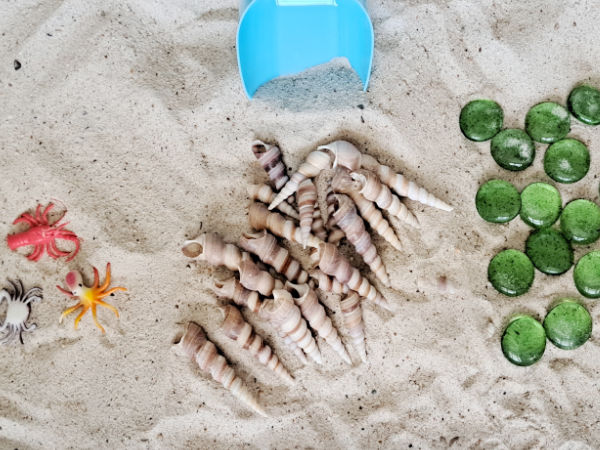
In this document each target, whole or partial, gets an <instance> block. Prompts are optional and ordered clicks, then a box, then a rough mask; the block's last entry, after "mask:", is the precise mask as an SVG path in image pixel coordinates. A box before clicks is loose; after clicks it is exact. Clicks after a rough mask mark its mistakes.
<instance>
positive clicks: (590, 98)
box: [567, 86, 600, 125]
mask: <svg viewBox="0 0 600 450" xmlns="http://www.w3.org/2000/svg"><path fill="white" fill-rule="evenodd" d="M567 103H568V105H569V110H570V111H571V112H572V113H573V115H574V116H575V117H576V118H577V119H579V120H580V121H581V122H583V123H586V124H588V125H598V124H600V91H599V90H598V89H596V88H593V87H591V86H577V87H576V88H575V89H573V90H572V91H571V93H570V94H569V100H568V101H567Z"/></svg>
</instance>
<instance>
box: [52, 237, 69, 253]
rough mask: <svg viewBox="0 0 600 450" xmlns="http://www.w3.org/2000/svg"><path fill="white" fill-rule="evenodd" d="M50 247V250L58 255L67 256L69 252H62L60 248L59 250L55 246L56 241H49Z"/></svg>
mask: <svg viewBox="0 0 600 450" xmlns="http://www.w3.org/2000/svg"><path fill="white" fill-rule="evenodd" d="M49 245H50V247H51V248H52V251H53V252H54V253H56V254H57V255H58V256H67V255H68V254H69V252H63V251H62V250H60V249H59V248H58V247H57V246H56V242H55V241H52V242H50V244H49Z"/></svg>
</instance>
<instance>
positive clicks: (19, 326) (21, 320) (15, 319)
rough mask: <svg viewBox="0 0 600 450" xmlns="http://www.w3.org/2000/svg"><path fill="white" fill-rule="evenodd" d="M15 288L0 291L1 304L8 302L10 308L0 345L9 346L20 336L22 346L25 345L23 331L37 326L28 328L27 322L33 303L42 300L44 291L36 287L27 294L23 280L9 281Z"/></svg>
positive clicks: (32, 325) (0, 329)
mask: <svg viewBox="0 0 600 450" xmlns="http://www.w3.org/2000/svg"><path fill="white" fill-rule="evenodd" d="M8 282H9V283H10V284H12V286H13V290H12V291H10V290H8V289H2V290H1V291H0V303H2V301H3V300H6V303H7V304H8V308H7V310H6V318H5V319H4V323H3V324H2V326H1V327H0V332H3V333H4V334H3V335H2V336H0V344H8V343H10V342H12V341H14V340H15V338H16V337H17V336H19V340H20V341H21V344H22V343H23V331H32V330H34V329H35V328H36V325H35V324H34V323H32V324H31V325H29V326H27V324H26V323H25V322H27V319H28V318H29V314H31V303H32V302H38V301H40V300H41V299H42V290H41V289H40V288H39V287H34V288H31V289H29V290H28V291H27V292H25V289H24V288H23V283H22V282H21V280H19V281H17V282H16V283H15V282H14V281H12V280H8Z"/></svg>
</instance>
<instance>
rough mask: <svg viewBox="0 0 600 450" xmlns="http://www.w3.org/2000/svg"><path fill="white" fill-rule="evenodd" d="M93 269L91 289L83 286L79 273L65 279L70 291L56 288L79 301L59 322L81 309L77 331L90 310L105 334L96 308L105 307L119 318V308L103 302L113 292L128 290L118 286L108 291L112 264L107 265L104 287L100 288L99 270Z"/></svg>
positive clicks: (62, 315) (73, 272) (77, 321)
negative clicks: (80, 322)
mask: <svg viewBox="0 0 600 450" xmlns="http://www.w3.org/2000/svg"><path fill="white" fill-rule="evenodd" d="M93 269H94V284H93V285H92V286H91V287H85V286H84V285H83V278H82V276H81V274H80V273H79V272H77V271H71V272H69V273H68V274H67V276H66V277H65V283H66V284H67V288H68V289H64V288H62V287H60V286H56V287H57V288H58V290H59V291H61V292H62V293H63V294H66V295H68V296H69V297H71V298H78V299H79V303H77V304H76V305H74V306H71V307H70V308H67V309H65V310H64V311H63V313H62V314H61V315H60V320H59V322H61V323H62V320H63V319H64V318H65V317H66V316H68V315H69V314H71V313H72V312H74V311H77V310H78V309H79V308H83V309H82V310H81V312H80V313H79V315H78V316H77V318H76V319H75V329H77V325H78V324H79V321H80V320H81V318H82V317H83V315H84V314H85V313H86V312H87V311H88V309H91V310H92V316H93V318H94V323H95V324H96V326H97V327H98V328H100V330H101V331H102V332H103V333H104V328H103V327H102V325H100V323H99V322H98V318H97V317H96V306H98V305H101V306H104V307H105V308H108V309H110V310H111V311H112V312H114V313H115V315H116V316H117V317H119V311H117V308H115V307H114V306H112V305H109V304H108V303H105V302H104V301H102V299H103V298H104V297H108V296H109V295H111V294H112V293H113V292H116V291H126V290H127V289H126V288H124V287H121V286H116V287H113V288H110V289H108V287H109V285H110V263H108V264H106V278H105V280H104V283H102V286H98V285H99V282H100V279H99V276H98V269H96V268H95V267H94V268H93Z"/></svg>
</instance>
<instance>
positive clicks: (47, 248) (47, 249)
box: [44, 244, 58, 259]
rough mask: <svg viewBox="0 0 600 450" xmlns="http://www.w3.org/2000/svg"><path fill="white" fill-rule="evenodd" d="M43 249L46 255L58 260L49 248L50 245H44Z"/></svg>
mask: <svg viewBox="0 0 600 450" xmlns="http://www.w3.org/2000/svg"><path fill="white" fill-rule="evenodd" d="M44 248H45V249H46V253H48V256H50V257H51V258H53V259H58V255H57V254H56V253H54V251H53V250H52V249H51V248H50V244H44Z"/></svg>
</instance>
